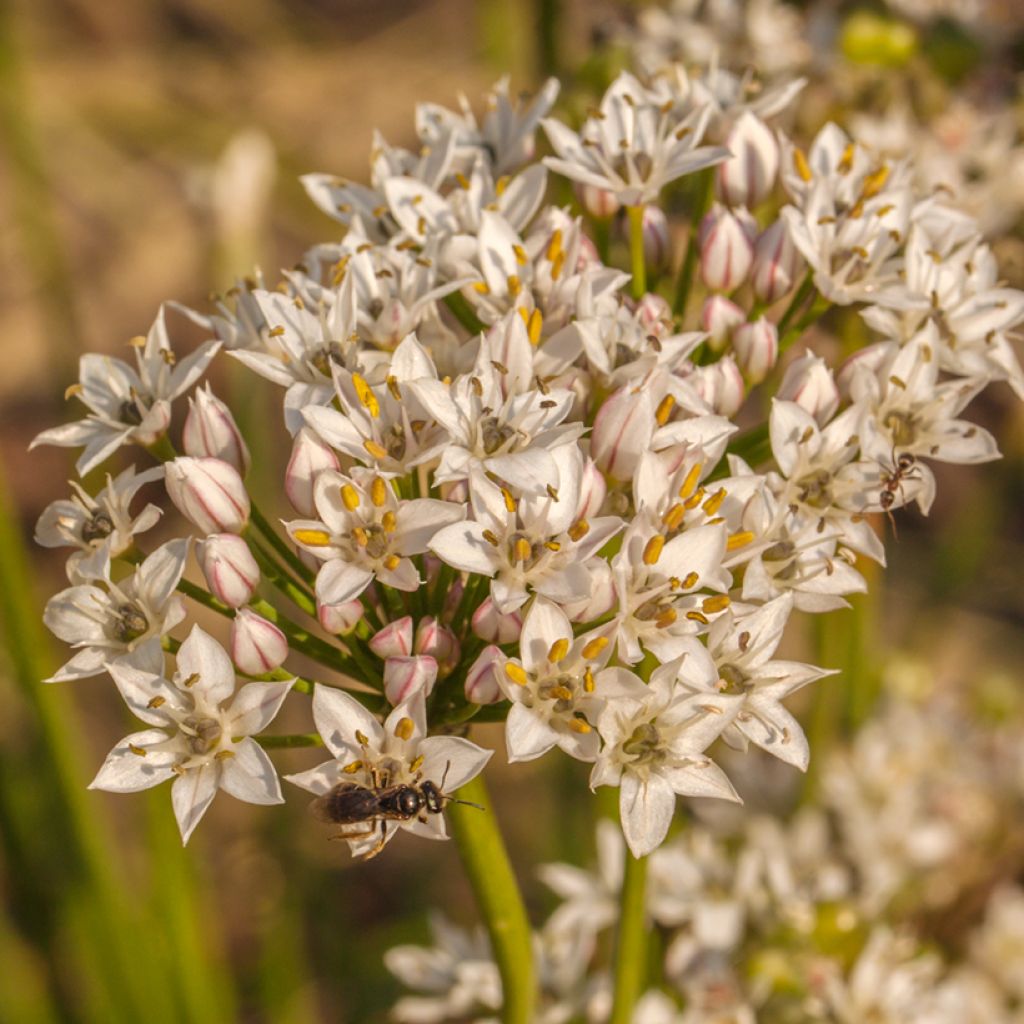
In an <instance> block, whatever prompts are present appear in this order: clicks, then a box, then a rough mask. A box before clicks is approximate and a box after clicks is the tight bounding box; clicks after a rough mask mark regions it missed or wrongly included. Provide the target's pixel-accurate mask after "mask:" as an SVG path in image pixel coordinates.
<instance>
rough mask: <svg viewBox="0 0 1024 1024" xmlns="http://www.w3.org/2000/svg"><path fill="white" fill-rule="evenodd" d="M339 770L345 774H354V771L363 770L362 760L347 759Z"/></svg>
mask: <svg viewBox="0 0 1024 1024" xmlns="http://www.w3.org/2000/svg"><path fill="white" fill-rule="evenodd" d="M363 745H364V746H365V745H366V744H365V743H364V744H363ZM341 770H342V771H343V772H344V773H345V774H346V775H355V773H356V772H361V771H362V770H363V762H362V761H349V763H348V764H347V765H345V767H344V768H342V769H341Z"/></svg>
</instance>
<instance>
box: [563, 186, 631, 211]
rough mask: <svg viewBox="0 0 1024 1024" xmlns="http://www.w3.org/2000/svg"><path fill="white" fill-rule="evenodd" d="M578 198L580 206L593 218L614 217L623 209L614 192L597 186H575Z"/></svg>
mask: <svg viewBox="0 0 1024 1024" xmlns="http://www.w3.org/2000/svg"><path fill="white" fill-rule="evenodd" d="M574 191H575V193H576V198H577V199H579V201H580V205H581V206H582V207H583V209H584V210H586V211H587V213H589V214H590V216H591V217H599V218H602V219H604V218H607V217H614V216H615V214H617V213H618V212H619V210H620V209H621V204H620V203H619V200H618V198H617V197H616V195H615V193H614V192H609V191H608V189H606V188H598V187H597V186H596V185H581V184H577V185H575V186H574Z"/></svg>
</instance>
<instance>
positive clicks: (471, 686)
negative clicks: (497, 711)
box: [465, 645, 508, 704]
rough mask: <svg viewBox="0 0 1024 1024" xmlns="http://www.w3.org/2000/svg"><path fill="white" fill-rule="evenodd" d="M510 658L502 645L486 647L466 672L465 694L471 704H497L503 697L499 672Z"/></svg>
mask: <svg viewBox="0 0 1024 1024" xmlns="http://www.w3.org/2000/svg"><path fill="white" fill-rule="evenodd" d="M506 661H508V658H506V657H505V655H504V654H502V653H501V648H500V647H495V646H493V645H491V646H489V647H485V648H484V649H483V650H482V651H481V652H480V655H479V657H477V659H476V661H474V662H473V664H472V665H470V666H469V671H468V672H467V673H466V684H465V694H466V700H468V701H469V702H470V704H496V703H497V702H498V701H500V700H501V699H502V692H501V686H500V685H499V684H498V673H499V672H502V671H504V668H505V662H506Z"/></svg>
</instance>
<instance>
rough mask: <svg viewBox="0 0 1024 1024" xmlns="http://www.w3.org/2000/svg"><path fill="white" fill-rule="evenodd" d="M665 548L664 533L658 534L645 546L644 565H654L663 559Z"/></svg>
mask: <svg viewBox="0 0 1024 1024" xmlns="http://www.w3.org/2000/svg"><path fill="white" fill-rule="evenodd" d="M664 547H665V535H664V534H662V533H656V534H655V535H654V536H653V537H652V538H651V539H650V540H649V541H648V542H647V543H646V544H645V545H644V554H643V559H644V565H654V564H655V563H656V562H657V561H658V559H659V558H660V557H661V552H662V549H663V548H664Z"/></svg>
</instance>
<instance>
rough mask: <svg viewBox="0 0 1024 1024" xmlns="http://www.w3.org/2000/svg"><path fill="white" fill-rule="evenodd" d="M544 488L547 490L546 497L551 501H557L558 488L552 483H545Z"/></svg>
mask: <svg viewBox="0 0 1024 1024" xmlns="http://www.w3.org/2000/svg"><path fill="white" fill-rule="evenodd" d="M544 489H545V490H546V491H547V493H548V497H549V498H550V499H551V500H552V501H558V488H557V487H555V486H554V485H552V484H547V485H546V486H545V488H544Z"/></svg>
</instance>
